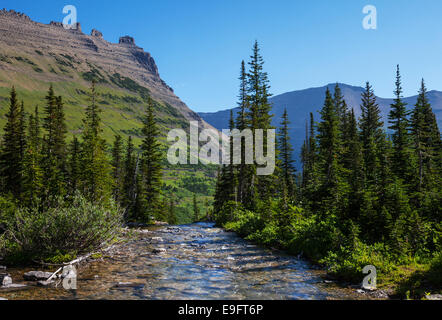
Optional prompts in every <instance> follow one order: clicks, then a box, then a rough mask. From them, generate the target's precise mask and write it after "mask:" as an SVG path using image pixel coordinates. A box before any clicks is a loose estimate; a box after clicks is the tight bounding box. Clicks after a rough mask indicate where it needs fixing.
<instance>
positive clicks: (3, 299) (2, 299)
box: [0, 297, 8, 301]
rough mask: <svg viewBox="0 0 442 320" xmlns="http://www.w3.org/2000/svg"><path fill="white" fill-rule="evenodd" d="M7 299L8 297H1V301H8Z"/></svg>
mask: <svg viewBox="0 0 442 320" xmlns="http://www.w3.org/2000/svg"><path fill="white" fill-rule="evenodd" d="M6 300H8V299H5V298H2V297H0V301H6Z"/></svg>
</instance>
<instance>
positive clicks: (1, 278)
mask: <svg viewBox="0 0 442 320" xmlns="http://www.w3.org/2000/svg"><path fill="white" fill-rule="evenodd" d="M11 284H12V278H11V275H10V274H8V273H0V287H7V286H9V285H11Z"/></svg>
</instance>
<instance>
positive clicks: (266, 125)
mask: <svg viewBox="0 0 442 320" xmlns="http://www.w3.org/2000/svg"><path fill="white" fill-rule="evenodd" d="M263 66H264V60H263V58H262V56H261V54H260V49H259V45H258V42H257V41H255V44H254V46H253V53H252V55H251V56H250V62H249V67H250V70H249V72H248V73H247V93H248V95H247V96H248V107H249V112H248V121H249V128H250V129H251V130H252V132H253V135H254V143H253V149H255V130H257V129H262V130H264V132H266V131H265V130H268V129H274V128H273V127H272V125H271V120H272V117H273V115H271V114H270V111H271V105H270V103H269V101H268V98H269V97H270V96H271V95H270V94H269V89H270V86H269V80H268V75H267V73H266V72H264V67H263ZM263 150H264V152H267V137H266V134H264V136H263ZM251 169H253V171H252V172H251V173H250V177H251V178H250V179H249V181H251V182H250V187H249V189H250V191H249V193H250V194H253V192H254V188H256V190H257V193H258V194H259V199H260V200H261V202H263V203H264V204H266V205H267V206H268V205H269V203H270V200H271V197H272V195H273V194H274V193H275V191H276V190H275V183H276V181H277V180H276V178H275V176H274V175H270V176H260V177H258V176H257V175H256V166H255V167H252V168H251ZM253 202H254V201H253V200H252V201H251V204H252V205H253Z"/></svg>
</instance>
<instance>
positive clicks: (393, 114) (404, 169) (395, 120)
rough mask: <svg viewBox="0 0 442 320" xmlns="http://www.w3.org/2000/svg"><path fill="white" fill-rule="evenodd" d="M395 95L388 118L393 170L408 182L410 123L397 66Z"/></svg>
mask: <svg viewBox="0 0 442 320" xmlns="http://www.w3.org/2000/svg"><path fill="white" fill-rule="evenodd" d="M394 94H395V99H394V103H393V104H392V105H391V110H390V114H389V116H388V119H389V123H390V126H389V127H388V128H389V129H390V130H392V131H393V132H392V142H393V155H392V159H391V161H392V166H391V168H392V170H393V172H394V174H395V175H396V176H397V177H398V178H400V179H403V180H404V181H408V179H409V178H410V173H411V163H410V156H411V153H410V140H409V134H408V127H409V122H408V118H407V115H408V112H407V109H406V105H407V104H406V103H405V102H404V101H403V100H402V86H401V74H400V70H399V65H398V66H397V71H396V89H395V91H394Z"/></svg>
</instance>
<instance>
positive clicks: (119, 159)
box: [112, 135, 124, 202]
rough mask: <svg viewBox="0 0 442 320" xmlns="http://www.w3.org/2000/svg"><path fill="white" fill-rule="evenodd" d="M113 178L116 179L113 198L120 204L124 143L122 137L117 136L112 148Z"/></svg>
mask: <svg viewBox="0 0 442 320" xmlns="http://www.w3.org/2000/svg"><path fill="white" fill-rule="evenodd" d="M112 167H113V172H112V176H113V178H114V188H113V197H114V199H115V201H118V202H120V201H121V197H122V194H123V183H124V181H123V180H124V168H123V142H122V138H121V136H120V135H115V140H114V145H113V147H112Z"/></svg>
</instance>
